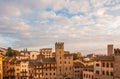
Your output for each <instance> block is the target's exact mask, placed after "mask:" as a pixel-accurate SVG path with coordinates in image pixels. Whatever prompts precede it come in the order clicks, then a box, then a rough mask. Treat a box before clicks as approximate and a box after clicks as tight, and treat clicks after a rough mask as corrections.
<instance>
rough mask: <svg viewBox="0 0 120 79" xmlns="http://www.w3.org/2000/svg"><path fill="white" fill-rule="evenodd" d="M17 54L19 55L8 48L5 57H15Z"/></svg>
mask: <svg viewBox="0 0 120 79" xmlns="http://www.w3.org/2000/svg"><path fill="white" fill-rule="evenodd" d="M18 53H19V51H17V50H13V49H12V48H11V47H8V49H7V53H6V56H10V57H12V56H17V55H18Z"/></svg>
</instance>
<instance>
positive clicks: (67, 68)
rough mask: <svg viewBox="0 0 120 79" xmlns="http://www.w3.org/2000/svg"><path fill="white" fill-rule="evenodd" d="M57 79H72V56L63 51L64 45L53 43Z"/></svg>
mask: <svg viewBox="0 0 120 79" xmlns="http://www.w3.org/2000/svg"><path fill="white" fill-rule="evenodd" d="M55 53H56V57H55V58H56V63H57V75H56V76H57V79H66V78H70V79H73V76H74V74H73V55H72V54H70V53H69V52H68V53H66V52H65V51H64V43H63V42H58V43H55Z"/></svg>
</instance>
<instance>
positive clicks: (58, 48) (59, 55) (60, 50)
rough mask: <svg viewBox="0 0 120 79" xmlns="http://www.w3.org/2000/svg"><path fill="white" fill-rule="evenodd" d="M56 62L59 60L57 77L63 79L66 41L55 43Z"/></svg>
mask: <svg viewBox="0 0 120 79" xmlns="http://www.w3.org/2000/svg"><path fill="white" fill-rule="evenodd" d="M55 52H56V62H57V74H56V76H57V79H63V75H64V74H63V73H64V43H63V42H56V43H55Z"/></svg>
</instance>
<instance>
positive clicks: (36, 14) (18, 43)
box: [0, 0, 120, 53]
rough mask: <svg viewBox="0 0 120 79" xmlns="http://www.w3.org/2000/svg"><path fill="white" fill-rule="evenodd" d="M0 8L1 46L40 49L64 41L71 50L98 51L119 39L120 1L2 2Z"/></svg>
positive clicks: (38, 0) (52, 0)
mask: <svg viewBox="0 0 120 79" xmlns="http://www.w3.org/2000/svg"><path fill="white" fill-rule="evenodd" d="M0 5H1V7H0V40H1V41H3V43H1V42H0V43H1V44H2V46H6V44H9V45H12V46H13V47H15V48H24V47H29V48H39V47H44V46H50V44H54V43H55V42H56V41H64V42H65V44H66V46H67V47H66V49H68V50H70V51H74V49H75V50H90V49H91V50H94V48H95V49H96V50H97V48H96V47H98V46H101V47H102V48H103V47H104V45H106V44H107V43H115V44H116V43H117V42H119V40H120V38H119V34H120V32H119V30H120V28H119V26H120V16H119V9H120V6H119V0H115V1H112V0H101V1H100V2H98V1H97V0H60V1H57V0H36V1H34V0H29V1H25V0H24V1H18V0H17V1H16V0H14V1H11V0H9V1H8V0H6V1H4V0H2V1H0ZM114 38H117V39H114ZM4 39H6V40H4ZM8 40H9V42H8ZM98 44H99V45H98ZM91 45H92V47H93V48H92V47H91ZM72 46H73V47H76V48H74V49H73V47H72ZM52 47H53V46H52ZM86 48H90V49H86ZM100 49H101V48H100ZM96 52H97V51H96ZM98 52H99V51H98ZM86 53H87V52H86Z"/></svg>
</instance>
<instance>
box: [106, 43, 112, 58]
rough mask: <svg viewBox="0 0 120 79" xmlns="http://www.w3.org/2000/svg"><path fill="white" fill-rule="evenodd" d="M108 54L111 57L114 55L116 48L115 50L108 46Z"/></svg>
mask: <svg viewBox="0 0 120 79" xmlns="http://www.w3.org/2000/svg"><path fill="white" fill-rule="evenodd" d="M107 54H108V56H111V55H113V54H114V48H113V45H112V44H110V45H108V46H107Z"/></svg>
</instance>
